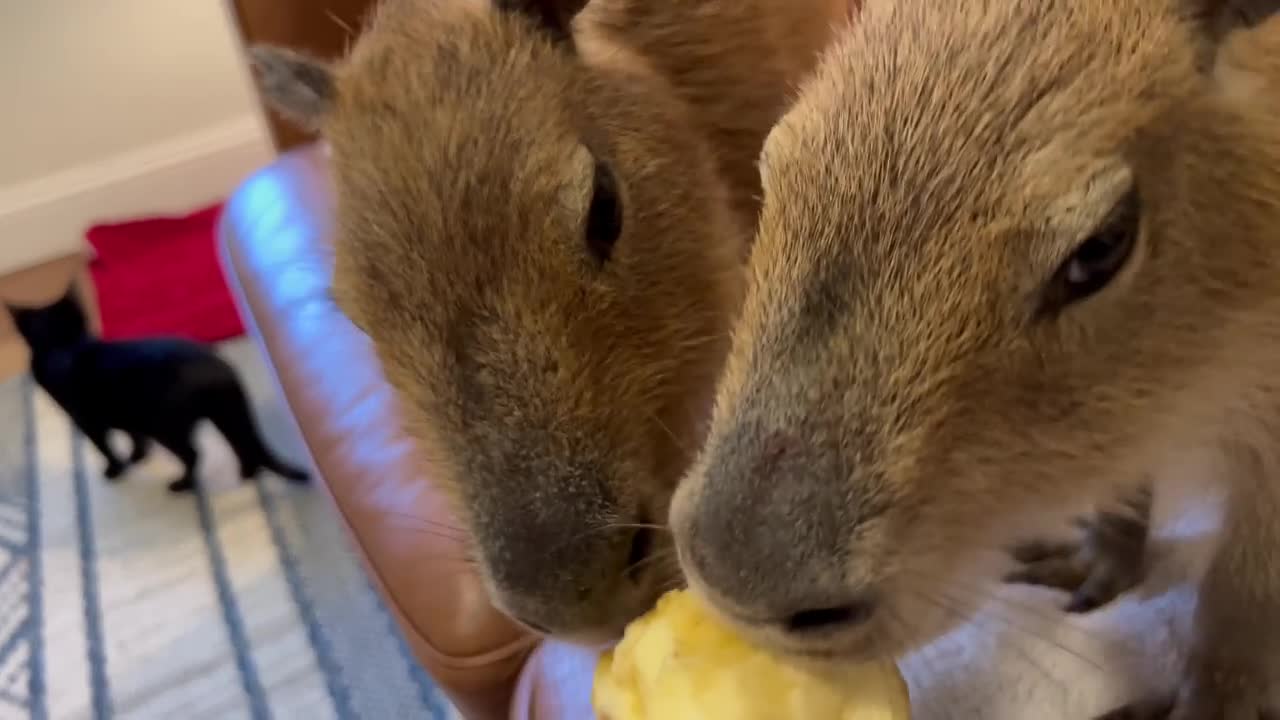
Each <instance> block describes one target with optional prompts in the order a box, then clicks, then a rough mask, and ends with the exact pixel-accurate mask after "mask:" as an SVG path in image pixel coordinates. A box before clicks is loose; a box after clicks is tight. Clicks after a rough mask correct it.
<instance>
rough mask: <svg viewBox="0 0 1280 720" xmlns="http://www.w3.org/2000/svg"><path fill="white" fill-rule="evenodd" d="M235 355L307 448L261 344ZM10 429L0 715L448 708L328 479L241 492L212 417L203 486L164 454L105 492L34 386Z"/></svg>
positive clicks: (1, 474)
mask: <svg viewBox="0 0 1280 720" xmlns="http://www.w3.org/2000/svg"><path fill="white" fill-rule="evenodd" d="M224 351H225V354H226V355H227V356H228V357H229V358H230V359H231V360H232V362H233V363H235V364H236V365H237V366H238V367H239V368H240V370H241V372H242V374H243V376H244V379H245V381H246V384H247V385H248V386H249V389H250V393H251V394H252V395H253V396H254V397H255V399H256V400H257V406H258V407H257V411H258V418H259V422H260V424H261V426H262V428H263V431H264V433H265V434H266V435H267V436H268V438H269V440H270V441H271V442H272V444H273V445H274V446H275V447H277V448H279V450H280V451H281V452H282V453H284V454H286V455H287V456H289V457H292V458H295V459H298V460H302V459H303V458H304V457H305V455H304V454H303V452H302V444H301V441H300V440H299V439H298V437H297V435H296V432H295V430H294V428H293V425H292V423H291V421H290V420H289V418H288V416H287V414H286V411H285V410H284V407H283V403H282V402H281V401H280V400H279V398H278V397H277V395H276V394H275V389H274V387H273V386H272V384H271V382H270V379H269V375H268V373H267V371H266V368H265V367H264V365H263V364H262V361H261V360H260V358H259V357H258V356H257V354H256V350H255V348H254V347H253V346H252V345H250V344H249V343H247V342H244V341H240V342H235V343H231V344H229V345H227V346H225V347H224ZM0 423H3V424H2V425H0V720H7V719H8V718H15V719H16V718H32V719H33V720H45V719H46V718H52V719H53V720H81V719H83V720H102V719H105V718H139V719H142V718H148V719H149V718H155V719H157V720H160V719H162V718H163V719H166V720H167V719H168V718H178V717H181V718H183V719H184V720H201V719H205V718H207V719H209V720H213V719H215V718H216V719H218V720H221V719H223V718H251V719H252V720H266V719H267V718H305V719H306V720H324V719H326V718H339V719H342V720H345V719H347V718H364V719H367V720H375V719H380V718H428V719H430V720H445V719H446V718H449V717H452V711H451V709H450V708H449V707H448V705H447V703H446V702H445V701H444V700H443V698H442V696H441V694H440V692H439V691H438V690H437V688H436V687H435V686H434V685H433V684H432V682H431V680H430V679H429V678H428V677H427V676H426V674H425V673H424V672H423V671H422V669H421V668H420V667H419V666H418V665H417V664H416V663H415V662H414V661H413V659H412V658H411V657H410V655H409V654H408V651H407V649H406V646H405V645H404V643H403V641H402V639H401V638H400V636H399V635H398V634H397V632H396V629H395V627H394V625H393V621H392V620H391V618H390V616H389V615H388V614H387V612H386V609H385V608H384V607H383V605H382V604H381V602H380V600H379V598H378V597H377V595H376V594H375V593H374V592H373V590H372V589H371V587H370V585H369V582H368V579H367V578H366V576H365V574H364V572H363V569H362V568H361V566H360V564H359V562H358V560H357V558H355V557H354V555H353V554H352V550H351V548H350V546H349V544H348V540H347V537H346V535H345V531H344V529H343V528H342V526H341V525H340V524H339V522H338V521H337V519H336V517H335V516H334V514H333V512H332V510H331V508H330V507H329V505H328V500H327V499H326V498H325V497H324V496H323V495H322V493H321V492H320V491H318V490H315V489H308V488H298V487H294V486H289V485H287V484H285V483H282V482H280V481H278V480H277V479H275V478H267V479H265V480H264V481H263V482H262V483H257V484H247V485H241V484H239V483H238V481H237V480H236V478H235V475H236V473H235V461H234V459H233V457H232V456H231V453H230V450H229V449H228V448H226V446H225V445H224V444H222V441H221V438H219V437H217V436H216V434H214V433H213V432H212V431H211V430H208V429H205V430H202V432H201V436H200V438H199V440H200V447H201V449H202V451H203V460H202V478H203V480H204V487H203V489H202V492H201V493H200V495H199V497H194V498H193V497H190V496H188V497H173V496H171V495H170V494H169V493H167V492H166V491H165V488H164V484H165V482H166V480H168V479H171V478H172V477H173V476H175V475H176V474H177V471H178V466H177V464H176V462H175V461H173V460H172V459H171V458H168V457H167V456H164V454H163V453H162V452H157V453H155V455H156V457H155V458H153V459H151V460H149V461H148V462H147V463H145V464H143V465H141V466H139V467H138V468H136V469H134V470H132V471H131V473H130V475H129V476H128V477H127V478H126V479H125V481H124V482H122V483H120V484H115V485H112V484H107V483H105V482H104V481H103V480H102V478H101V475H100V469H101V467H102V461H101V459H100V458H99V457H98V455H97V453H96V452H95V451H94V450H93V449H92V447H90V446H88V444H87V443H86V442H84V441H83V440H82V438H81V437H80V436H79V435H78V434H77V433H75V432H74V431H73V429H72V428H71V426H70V424H69V422H68V420H67V419H66V417H65V415H63V414H62V413H61V411H59V410H58V408H57V407H56V406H54V405H53V403H52V401H50V400H49V399H48V398H47V397H46V396H45V395H44V394H43V393H42V392H41V391H40V390H38V389H37V388H35V387H34V386H33V384H32V383H31V382H30V380H29V379H26V378H22V379H19V380H15V381H11V382H8V383H5V384H0Z"/></svg>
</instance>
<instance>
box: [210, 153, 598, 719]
mask: <svg viewBox="0 0 1280 720" xmlns="http://www.w3.org/2000/svg"><path fill="white" fill-rule="evenodd" d="M332 209H333V190H332V185H331V183H330V179H329V174H328V165H327V159H326V153H325V150H324V146H323V145H318V144H311V145H302V146H299V147H297V148H295V149H292V150H289V151H287V152H285V153H283V154H282V155H281V156H280V157H279V158H278V159H277V160H276V161H275V162H274V163H273V164H271V165H270V166H268V167H266V168H264V169H262V170H261V171H259V172H258V173H256V174H255V175H253V176H252V177H250V178H249V179H248V180H246V181H245V182H244V183H243V184H242V185H241V187H240V188H239V189H238V190H237V191H236V192H235V194H234V195H233V196H232V197H231V199H230V200H229V202H228V204H227V207H226V211H225V213H224V215H223V219H222V223H221V228H220V235H221V242H222V243H223V249H224V253H225V262H226V267H227V270H228V277H229V279H230V280H231V284H232V285H233V287H234V288H235V291H236V293H237V296H238V298H239V301H240V306H241V308H242V311H243V314H244V316H245V321H246V324H247V325H248V326H249V328H250V332H251V333H252V335H253V336H254V337H255V338H256V340H257V341H258V343H259V344H260V347H261V348H262V350H263V351H264V354H265V356H266V358H267V360H268V361H269V364H270V366H271V367H272V369H273V371H274V372H275V375H276V378H277V380H278V384H279V387H280V390H281V392H282V394H283V396H284V398H285V400H286V402H287V403H288V406H289V408H290V410H291V411H292V414H293V416H294V417H295V418H296V420H297V425H298V427H299V429H300V431H301V434H302V437H303V439H304V440H305V442H306V445H307V447H308V449H309V451H310V453H311V455H312V457H313V459H314V461H315V466H316V468H317V469H318V471H319V477H320V483H319V484H320V486H321V487H323V488H324V489H325V490H326V491H327V492H328V494H329V495H330V496H331V497H332V499H333V502H334V507H335V508H336V514H337V516H338V517H340V518H341V521H342V522H344V523H345V524H346V527H347V528H348V529H349V530H350V537H351V538H352V540H353V544H354V545H355V547H356V548H357V550H358V552H359V554H360V555H361V556H362V558H363V559H364V561H365V563H366V567H367V569H368V571H369V574H370V576H371V578H372V579H373V581H374V583H375V585H376V586H377V587H378V588H379V589H380V590H381V592H382V595H383V598H384V599H385V601H386V604H387V606H388V607H389V608H390V609H391V611H392V613H393V614H394V615H395V617H396V619H397V621H398V622H399V625H400V628H401V629H402V631H403V633H404V635H405V637H406V639H407V641H408V644H409V646H410V647H411V648H412V650H413V652H414V654H415V655H416V656H417V658H418V660H419V661H420V662H421V663H422V665H423V666H424V667H425V668H426V670H427V671H428V672H429V673H430V674H431V675H432V677H434V678H435V680H436V681H437V683H438V684H439V686H440V687H441V688H442V689H443V690H444V692H445V693H446V694H447V695H448V697H449V698H450V699H451V700H452V702H453V703H454V705H455V706H456V707H457V708H458V709H459V710H460V711H461V713H462V715H463V717H464V718H467V720H497V719H499V718H511V719H513V720H587V719H589V718H591V717H592V713H591V710H590V687H591V679H592V672H593V670H594V664H595V660H596V658H595V657H594V656H593V655H592V654H591V653H589V652H586V651H583V650H580V649H577V648H573V647H568V646H565V645H562V644H559V643H556V642H550V641H542V640H540V639H539V638H536V637H533V636H531V635H529V634H527V633H526V632H524V631H523V630H521V629H519V628H518V627H517V626H516V625H514V624H513V623H512V622H510V621H509V620H507V619H506V618H505V617H504V616H502V615H501V614H500V613H499V612H497V611H496V610H495V609H494V608H493V606H492V605H491V604H490V603H489V600H488V598H487V596H486V593H485V591H484V590H483V588H482V587H481V585H480V583H479V582H478V580H477V577H476V575H475V574H474V571H473V568H472V567H471V566H470V565H468V564H467V563H466V562H465V561H463V560H462V558H463V555H464V541H463V540H462V538H461V537H460V534H461V532H462V531H461V530H459V529H458V527H459V525H458V522H457V521H456V519H455V518H454V517H453V516H452V515H451V514H450V510H449V508H448V507H447V505H446V502H445V499H444V497H443V496H442V494H441V492H440V490H439V488H437V487H436V486H435V485H434V483H433V482H432V476H431V466H430V464H429V463H428V462H426V461H425V460H424V459H423V457H422V454H421V453H420V452H419V450H418V448H416V447H415V445H414V443H413V441H412V440H410V439H409V438H408V437H407V436H406V435H405V433H404V431H403V430H402V428H401V424H400V421H399V418H400V414H399V412H398V410H397V406H396V399H395V397H394V396H393V395H392V393H391V392H390V389H389V387H388V385H387V383H386V381H385V379H384V378H383V376H382V375H381V373H380V370H379V367H378V364H377V361H376V358H375V356H374V354H373V351H372V349H371V347H370V345H369V343H368V340H367V339H366V338H365V337H364V335H363V334H361V333H360V332H359V331H358V330H357V329H356V328H355V327H354V326H353V325H352V324H351V323H350V322H349V321H348V320H347V319H346V318H345V317H344V316H343V315H342V314H341V313H340V312H339V311H338V309H337V307H336V306H335V305H334V304H333V302H332V300H331V299H330V297H329V294H328V288H329V278H330V272H331V267H332V265H331V257H332V253H331V248H332V243H333V231H334V219H333V213H332Z"/></svg>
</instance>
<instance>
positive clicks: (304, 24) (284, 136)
mask: <svg viewBox="0 0 1280 720" xmlns="http://www.w3.org/2000/svg"><path fill="white" fill-rule="evenodd" d="M228 1H229V2H230V6H231V12H232V16H233V19H234V20H235V24H236V26H237V28H238V30H239V33H240V38H241V42H242V44H243V45H244V46H246V47H248V46H251V45H257V44H271V45H281V46H284V47H289V48H293V49H295V50H302V51H306V52H309V53H311V54H313V55H316V56H317V57H321V58H325V59H330V60H332V59H337V58H340V57H342V56H343V55H344V54H345V52H346V49H347V47H348V46H349V44H350V43H351V42H353V41H354V40H355V38H356V36H357V35H358V34H359V32H360V29H361V27H363V25H364V20H365V17H366V16H367V15H368V13H369V12H370V10H371V9H372V8H373V6H374V5H375V4H376V3H375V2H374V0H228ZM267 120H268V125H269V127H270V129H271V138H272V141H273V142H274V143H275V146H276V150H279V151H283V150H287V149H289V148H292V147H295V146H297V145H301V144H304V143H308V142H312V141H314V140H315V137H314V136H313V135H311V134H309V133H307V132H306V131H304V130H302V129H300V128H298V127H297V126H295V125H293V124H292V123H290V122H289V121H288V120H286V119H284V118H282V117H280V116H279V115H278V114H276V113H275V112H273V111H271V110H270V108H267Z"/></svg>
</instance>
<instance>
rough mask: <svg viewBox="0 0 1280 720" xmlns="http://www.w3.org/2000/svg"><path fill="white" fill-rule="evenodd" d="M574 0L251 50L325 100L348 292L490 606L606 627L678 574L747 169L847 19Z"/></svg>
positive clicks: (339, 269)
mask: <svg viewBox="0 0 1280 720" xmlns="http://www.w3.org/2000/svg"><path fill="white" fill-rule="evenodd" d="M581 4H582V3H581V2H580V1H579V2H566V3H563V5H562V6H560V7H556V5H557V4H556V3H555V2H549V1H544V2H533V1H532V0H530V1H526V2H506V3H505V5H506V6H507V7H508V8H515V9H509V10H507V11H500V10H498V9H497V8H496V7H495V6H491V5H490V4H489V3H486V2H479V1H474V0H438V1H436V2H425V1H423V0H391V1H389V2H387V3H385V5H384V6H383V7H382V9H381V11H380V12H379V13H378V14H377V16H376V17H375V18H374V22H373V23H372V25H371V28H370V30H369V31H368V32H367V34H366V35H365V36H364V37H363V38H361V39H360V41H359V42H358V43H357V44H356V45H355V47H354V48H353V50H352V52H351V53H350V56H349V57H348V58H346V59H345V60H344V61H343V62H342V63H341V64H339V65H338V66H337V67H336V69H335V70H334V71H333V73H332V74H331V75H330V76H328V77H329V81H328V82H326V81H325V80H324V79H323V78H324V77H326V76H325V75H324V74H321V76H320V77H321V79H320V80H318V81H317V80H316V75H315V73H314V72H311V69H314V67H315V63H313V62H312V63H304V64H300V63H299V62H298V59H297V58H296V56H290V55H287V54H282V53H279V52H278V51H260V52H259V55H260V57H259V63H258V64H259V67H260V69H261V70H262V72H263V74H264V75H267V76H269V77H267V78H265V79H264V82H263V84H264V86H265V87H268V88H271V87H275V88H277V91H276V92H274V93H272V95H273V97H276V98H277V99H279V100H281V101H282V105H283V106H284V107H283V109H284V110H286V111H289V110H290V107H289V106H288V105H287V101H288V100H289V99H290V98H300V100H301V101H300V102H299V103H298V104H297V105H296V108H297V109H298V110H300V112H297V113H294V114H295V115H302V116H303V117H302V118H301V119H302V120H304V121H305V120H306V119H307V117H306V116H307V112H308V109H309V108H315V107H316V106H319V107H322V108H323V110H322V111H321V112H320V113H319V114H320V115H321V117H320V118H318V120H319V125H320V126H321V127H322V128H323V132H324V135H325V136H326V137H327V139H328V141H329V142H330V143H331V144H332V147H333V166H334V174H335V178H336V182H337V186H338V221H339V240H338V243H337V257H336V270H335V276H334V294H335V296H336V297H337V299H338V301H339V303H340V304H341V306H342V307H343V308H344V310H345V311H346V312H347V314H348V315H349V316H350V317H351V318H352V320H353V321H354V322H355V323H356V324H358V325H359V326H360V327H362V328H363V329H364V330H365V331H366V332H367V333H368V335H369V336H370V337H371V338H372V340H373V342H374V345H375V346H376V348H377V352H378V355H379V357H380V358H381V360H382V364H383V366H384V368H385V371H386V373H387V375H388V377H389V378H390V381H391V383H392V384H393V385H394V387H395V388H396V389H397V390H398V391H399V393H400V394H401V395H402V396H403V398H404V399H405V401H406V404H407V405H408V406H409V408H410V410H411V414H412V420H413V427H412V433H413V435H414V436H415V437H416V438H417V439H418V440H419V441H420V442H421V443H422V444H423V445H424V447H426V448H427V449H428V451H429V454H430V455H431V456H432V460H433V467H432V472H433V473H434V474H435V475H437V476H438V477H439V479H440V480H441V481H442V482H444V483H446V484H447V485H448V486H449V487H450V488H451V489H452V490H453V491H454V493H455V495H456V498H457V501H458V506H459V509H460V512H461V514H462V516H463V517H464V519H465V521H466V523H467V524H468V526H469V529H470V530H471V534H472V536H473V537H474V540H475V543H476V546H477V551H478V552H477V556H478V560H479V566H480V570H481V572H482V574H483V576H484V577H485V579H486V580H487V581H488V583H489V586H490V588H491V589H492V591H493V594H494V597H495V599H496V601H497V602H498V603H499V605H500V606H502V607H503V608H505V609H506V610H508V611H509V612H511V613H512V614H513V615H515V616H517V617H519V618H522V619H524V620H526V621H527V622H529V623H530V624H531V625H535V624H536V625H538V626H541V627H542V628H544V629H546V630H548V631H550V632H553V633H556V634H559V635H562V636H565V637H568V638H570V639H579V640H584V641H596V640H600V639H604V638H607V637H612V636H615V635H616V634H617V633H618V632H619V631H620V629H621V628H622V626H623V625H624V624H625V623H626V622H628V621H629V620H631V619H632V618H634V617H635V616H636V615H637V614H638V613H640V612H642V611H643V610H645V609H647V608H648V607H649V606H650V604H651V603H652V601H653V600H654V599H655V597H656V595H657V594H658V593H659V592H660V591H661V590H663V589H664V588H666V587H669V586H670V584H671V583H673V582H675V580H676V574H675V573H676V570H675V567H674V562H668V561H667V560H669V559H671V551H670V547H669V541H668V540H667V538H666V536H665V533H659V534H656V536H651V530H650V527H649V526H650V525H651V524H654V523H661V522H662V521H663V520H665V517H666V512H667V506H668V502H669V499H670V494H671V492H672V490H673V488H674V485H675V482H676V479H677V478H678V477H679V476H680V475H681V473H682V472H683V471H684V470H685V469H686V467H687V464H688V462H689V460H690V457H691V450H692V449H693V448H696V447H697V445H698V443H699V442H700V439H701V437H702V433H703V431H704V425H705V422H706V415H707V413H708V410H709V407H710V403H711V391H712V389H713V385H714V380H715V378H716V377H717V375H718V372H719V370H720V368H721V364H722V360H723V357H724V355H725V353H726V352H727V346H728V337H727V335H728V327H729V324H730V321H731V319H732V317H733V316H734V314H735V313H736V311H737V308H738V306H739V303H740V293H741V285H742V282H741V278H742V275H741V272H742V271H741V261H742V258H743V257H744V256H745V248H746V245H747V241H748V240H749V238H750V229H751V228H752V227H753V226H754V222H755V219H756V214H757V209H758V203H759V195H760V188H759V173H758V171H757V170H756V169H755V159H756V157H757V156H758V154H759V151H760V147H761V145H762V144H763V140H764V137H765V135H766V133H767V132H768V130H769V129H770V127H771V126H772V124H773V123H774V122H775V121H776V120H777V118H778V117H779V116H780V115H781V113H782V112H783V111H784V110H785V108H786V105H787V101H788V98H789V97H790V96H791V91H792V87H793V85H794V84H795V83H798V81H799V80H800V79H801V78H802V76H803V75H804V74H805V73H806V72H807V71H808V70H809V68H810V66H811V65H812V64H813V63H814V62H815V61H816V59H817V56H818V51H819V50H820V49H821V48H822V46H823V45H824V44H825V41H826V39H827V37H828V34H829V33H830V32H831V30H832V28H833V27H834V26H835V25H836V24H837V22H838V21H839V20H841V19H843V18H844V17H845V16H846V14H845V12H844V11H843V7H844V5H843V0H841V2H834V1H833V0H806V1H805V2H794V3H793V2H786V3H780V2H773V1H772V0H750V1H744V0H677V1H672V2H663V3H653V2H649V1H648V0H596V1H595V2H592V3H590V5H589V6H588V7H587V8H586V9H585V10H584V11H583V12H582V13H581V14H580V15H578V16H577V17H576V18H575V19H574V20H573V24H574V33H573V36H572V37H566V36H565V35H564V34H563V32H562V29H563V28H562V27H561V26H562V23H563V21H564V18H566V17H568V15H567V14H565V13H564V12H563V10H564V9H565V8H568V9H569V10H572V9H573V8H574V7H575V6H580V5H581ZM520 8H524V10H521V9H520ZM596 161H600V162H602V163H604V164H605V165H606V166H608V167H609V168H610V170H611V171H612V173H613V175H614V176H615V177H616V179H617V184H618V186H619V187H620V196H621V201H622V207H623V224H622V236H621V238H620V240H619V241H618V242H617V245H616V249H615V250H614V252H613V255H612V257H610V258H609V259H608V260H607V261H606V262H603V263H600V262H598V261H597V259H596V258H594V257H592V256H591V255H590V254H589V253H588V249H587V243H586V241H585V240H584V237H583V233H584V230H583V228H584V220H583V218H584V215H585V214H586V212H587V208H588V204H589V202H590V200H591V196H592V178H593V166H594V164H595V162H596ZM652 527H655V528H656V527H657V525H653V526H652ZM650 540H652V542H653V543H655V544H656V546H655V547H653V548H652V549H648V550H647V549H646V548H645V547H644V546H645V544H646V543H648V542H649V541H650ZM637 556H644V557H641V558H639V562H638V563H635V561H636V560H637ZM633 563H635V566H634V567H629V566H630V565H632V564H633ZM628 570H631V572H627V571H628Z"/></svg>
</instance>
